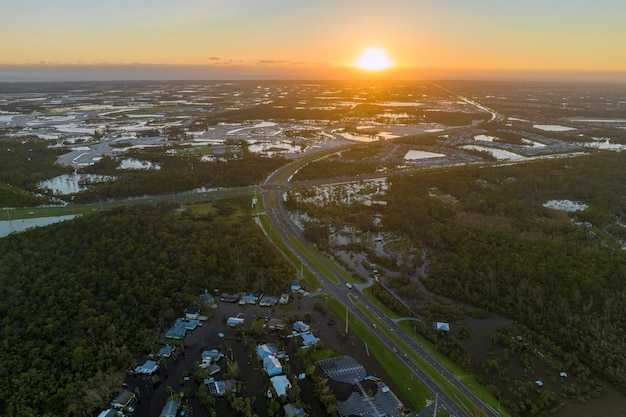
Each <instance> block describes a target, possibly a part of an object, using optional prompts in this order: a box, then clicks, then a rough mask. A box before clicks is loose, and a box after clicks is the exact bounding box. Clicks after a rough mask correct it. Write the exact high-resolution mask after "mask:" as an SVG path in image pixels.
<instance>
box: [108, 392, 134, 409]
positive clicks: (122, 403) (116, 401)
mask: <svg viewBox="0 0 626 417" xmlns="http://www.w3.org/2000/svg"><path fill="white" fill-rule="evenodd" d="M134 403H135V394H133V393H132V392H130V391H128V390H124V391H122V392H120V393H119V394H117V395H116V396H115V398H113V401H111V408H115V409H117V410H123V409H125V408H126V407H132V406H133V404H134Z"/></svg>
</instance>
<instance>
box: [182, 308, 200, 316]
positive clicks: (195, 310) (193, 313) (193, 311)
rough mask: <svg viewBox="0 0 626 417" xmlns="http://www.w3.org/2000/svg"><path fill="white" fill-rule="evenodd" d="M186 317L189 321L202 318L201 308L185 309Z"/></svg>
mask: <svg viewBox="0 0 626 417" xmlns="http://www.w3.org/2000/svg"><path fill="white" fill-rule="evenodd" d="M185 317H186V318H188V319H197V318H198V317H200V307H198V306H191V307H187V308H186V309H185Z"/></svg>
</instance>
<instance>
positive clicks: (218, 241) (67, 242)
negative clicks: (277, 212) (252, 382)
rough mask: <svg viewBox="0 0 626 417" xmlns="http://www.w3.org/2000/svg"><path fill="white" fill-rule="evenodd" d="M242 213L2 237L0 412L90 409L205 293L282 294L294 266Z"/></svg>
mask: <svg viewBox="0 0 626 417" xmlns="http://www.w3.org/2000/svg"><path fill="white" fill-rule="evenodd" d="M247 207H249V200H248V199H238V200H219V201H216V202H215V203H212V205H208V204H203V205H196V206H193V205H192V206H189V207H187V208H186V209H180V208H179V207H178V206H175V205H173V204H169V205H161V206H156V207H153V206H144V207H138V208H134V209H118V210H115V211H112V212H109V213H103V214H98V215H92V216H85V217H81V218H76V219H74V220H72V221H67V222H64V223H61V224H55V225H52V226H49V227H46V228H40V229H35V230H31V231H27V232H23V233H20V234H15V235H11V236H8V237H6V238H3V239H0V320H1V321H2V323H1V329H2V338H1V341H0V343H1V348H0V414H1V415H6V416H15V417H19V416H62V415H66V416H77V415H82V412H85V411H86V412H90V411H93V410H94V409H95V408H96V407H101V406H104V405H105V403H106V402H107V401H108V400H110V398H109V397H108V396H109V395H110V393H111V392H112V390H115V389H119V386H120V385H121V383H122V380H123V372H124V371H125V370H126V369H128V368H129V367H131V366H133V364H134V361H135V360H136V358H138V357H139V355H140V354H141V353H146V352H150V351H151V350H152V349H153V346H155V342H156V341H157V340H158V338H159V335H160V334H161V333H162V332H163V331H164V330H165V329H166V328H167V327H169V325H171V323H172V321H173V319H174V318H176V317H178V316H179V315H180V314H181V312H182V310H183V309H184V308H185V307H186V306H187V305H188V304H189V303H191V302H193V300H194V299H196V298H197V296H198V295H199V294H200V293H201V292H204V290H205V289H209V290H211V291H212V290H213V289H219V290H220V291H232V292H235V291H244V290H246V291H258V292H267V293H275V294H279V293H281V292H284V290H285V288H287V286H288V284H289V282H290V281H291V280H292V278H293V270H292V267H291V266H290V265H289V264H288V263H287V262H286V261H285V260H284V258H283V257H282V256H280V254H279V253H278V252H277V251H276V250H275V248H274V247H272V246H271V244H270V243H269V241H268V240H267V239H266V238H265V236H264V235H263V233H262V231H261V229H260V228H257V227H254V225H253V220H252V218H251V217H250V215H249V214H247V213H248V212H247V210H248V209H247Z"/></svg>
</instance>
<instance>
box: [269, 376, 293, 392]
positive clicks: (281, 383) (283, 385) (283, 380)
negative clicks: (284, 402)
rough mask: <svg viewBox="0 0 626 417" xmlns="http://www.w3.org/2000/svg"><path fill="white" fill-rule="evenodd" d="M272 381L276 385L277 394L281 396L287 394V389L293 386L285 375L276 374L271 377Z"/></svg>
mask: <svg viewBox="0 0 626 417" xmlns="http://www.w3.org/2000/svg"><path fill="white" fill-rule="evenodd" d="M270 382H271V383H272V386H273V387H274V391H276V395H278V396H279V397H282V396H283V395H287V390H288V389H289V388H291V383H290V382H289V379H288V378H287V377H286V376H285V375H277V376H274V377H272V378H270Z"/></svg>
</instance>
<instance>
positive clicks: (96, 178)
mask: <svg viewBox="0 0 626 417" xmlns="http://www.w3.org/2000/svg"><path fill="white" fill-rule="evenodd" d="M111 179H112V178H111V177H109V176H106V175H95V174H78V173H73V174H63V175H59V176H58V177H54V178H50V179H48V180H45V181H41V182H40V183H39V184H37V186H38V187H39V188H47V189H49V190H52V192H53V193H55V194H60V195H67V194H74V193H78V192H80V191H83V190H86V189H87V188H88V187H87V185H83V183H85V182H101V181H110V180H111Z"/></svg>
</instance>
